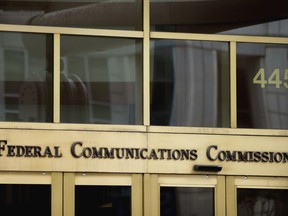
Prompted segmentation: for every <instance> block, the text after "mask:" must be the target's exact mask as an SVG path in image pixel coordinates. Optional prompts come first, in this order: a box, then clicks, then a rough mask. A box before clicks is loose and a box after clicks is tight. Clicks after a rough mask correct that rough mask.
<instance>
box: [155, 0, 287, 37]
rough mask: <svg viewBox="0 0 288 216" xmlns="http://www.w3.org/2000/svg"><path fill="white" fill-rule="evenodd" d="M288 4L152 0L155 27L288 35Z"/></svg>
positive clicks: (240, 0) (258, 0) (251, 0)
mask: <svg viewBox="0 0 288 216" xmlns="http://www.w3.org/2000/svg"><path fill="white" fill-rule="evenodd" d="M287 6H288V2H287V1H282V0H274V1H262V0H249V1H244V0H233V1H225V0H217V1H213V0H184V1H179V0H161V1H160V0H151V6H150V10H151V11H150V13H151V30H152V31H165V32H189V33H208V34H240V35H269V36H288V11H287Z"/></svg>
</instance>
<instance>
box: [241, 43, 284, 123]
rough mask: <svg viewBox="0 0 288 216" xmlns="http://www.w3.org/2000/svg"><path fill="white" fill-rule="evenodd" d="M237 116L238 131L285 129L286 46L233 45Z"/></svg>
mask: <svg viewBox="0 0 288 216" xmlns="http://www.w3.org/2000/svg"><path fill="white" fill-rule="evenodd" d="M237 114H238V116H237V121H238V127H241V128H267V129H287V128H288V45H275V44H252V43H251V44H249V43H239V44H238V45H237Z"/></svg>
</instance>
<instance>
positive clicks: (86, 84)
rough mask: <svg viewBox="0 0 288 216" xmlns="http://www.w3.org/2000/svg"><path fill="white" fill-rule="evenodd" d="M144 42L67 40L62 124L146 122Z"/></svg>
mask: <svg viewBox="0 0 288 216" xmlns="http://www.w3.org/2000/svg"><path fill="white" fill-rule="evenodd" d="M141 56H142V42H141V40H139V39H126V38H106V37H84V36H79V37H78V36H62V37H61V62H62V64H61V65H62V66H61V122H66V123H94V124H95V123H96V124H124V125H127V124H131V125H133V124H141V123H142V105H141V104H142V57H141Z"/></svg>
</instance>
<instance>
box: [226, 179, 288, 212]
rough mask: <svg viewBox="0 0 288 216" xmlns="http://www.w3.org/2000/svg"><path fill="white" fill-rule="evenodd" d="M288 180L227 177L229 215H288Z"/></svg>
mask: <svg viewBox="0 0 288 216" xmlns="http://www.w3.org/2000/svg"><path fill="white" fill-rule="evenodd" d="M287 203H288V179H287V178H280V177H261V178H260V177H247V176H244V177H243V176H242V177H241V176H237V177H234V176H231V177H227V214H228V215H235V216H284V215H288V206H287Z"/></svg>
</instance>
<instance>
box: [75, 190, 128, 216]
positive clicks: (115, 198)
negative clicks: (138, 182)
mask: <svg viewBox="0 0 288 216" xmlns="http://www.w3.org/2000/svg"><path fill="white" fill-rule="evenodd" d="M86 215H97V216H129V215H131V187H130V186H76V187H75V216H86Z"/></svg>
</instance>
